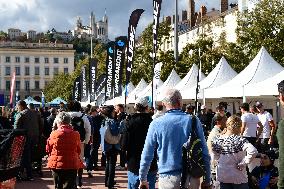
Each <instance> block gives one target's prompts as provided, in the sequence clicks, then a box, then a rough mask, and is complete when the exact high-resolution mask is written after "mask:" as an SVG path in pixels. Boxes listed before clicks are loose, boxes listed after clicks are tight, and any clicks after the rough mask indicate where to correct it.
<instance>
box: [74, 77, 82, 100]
mask: <svg viewBox="0 0 284 189" xmlns="http://www.w3.org/2000/svg"><path fill="white" fill-rule="evenodd" d="M80 82H81V78H80V76H79V77H77V78H76V79H75V81H74V85H73V100H76V101H80V100H81V84H80Z"/></svg>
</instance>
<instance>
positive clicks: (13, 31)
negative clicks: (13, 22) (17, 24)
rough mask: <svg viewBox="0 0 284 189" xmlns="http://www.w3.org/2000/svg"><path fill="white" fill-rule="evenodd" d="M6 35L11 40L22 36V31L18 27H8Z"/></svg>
mask: <svg viewBox="0 0 284 189" xmlns="http://www.w3.org/2000/svg"><path fill="white" fill-rule="evenodd" d="M8 36H9V38H10V39H11V40H12V39H16V38H18V37H21V36H23V33H22V31H21V30H20V29H15V28H9V29H8Z"/></svg>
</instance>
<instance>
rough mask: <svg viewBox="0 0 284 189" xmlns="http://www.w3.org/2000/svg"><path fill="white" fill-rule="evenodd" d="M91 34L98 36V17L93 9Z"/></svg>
mask: <svg viewBox="0 0 284 189" xmlns="http://www.w3.org/2000/svg"><path fill="white" fill-rule="evenodd" d="M89 27H90V29H91V31H90V34H91V35H93V37H95V38H96V37H97V28H96V18H95V15H94V13H93V11H92V12H91V16H90V26H89Z"/></svg>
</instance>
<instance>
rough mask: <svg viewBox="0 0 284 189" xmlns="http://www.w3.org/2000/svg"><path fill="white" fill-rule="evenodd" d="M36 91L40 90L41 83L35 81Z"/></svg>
mask: <svg viewBox="0 0 284 189" xmlns="http://www.w3.org/2000/svg"><path fill="white" fill-rule="evenodd" d="M35 89H39V81H35Z"/></svg>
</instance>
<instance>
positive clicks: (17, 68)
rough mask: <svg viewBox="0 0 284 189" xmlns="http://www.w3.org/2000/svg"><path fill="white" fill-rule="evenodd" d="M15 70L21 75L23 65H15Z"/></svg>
mask: <svg viewBox="0 0 284 189" xmlns="http://www.w3.org/2000/svg"><path fill="white" fill-rule="evenodd" d="M15 72H16V75H21V67H19V66H16V67H15Z"/></svg>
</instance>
